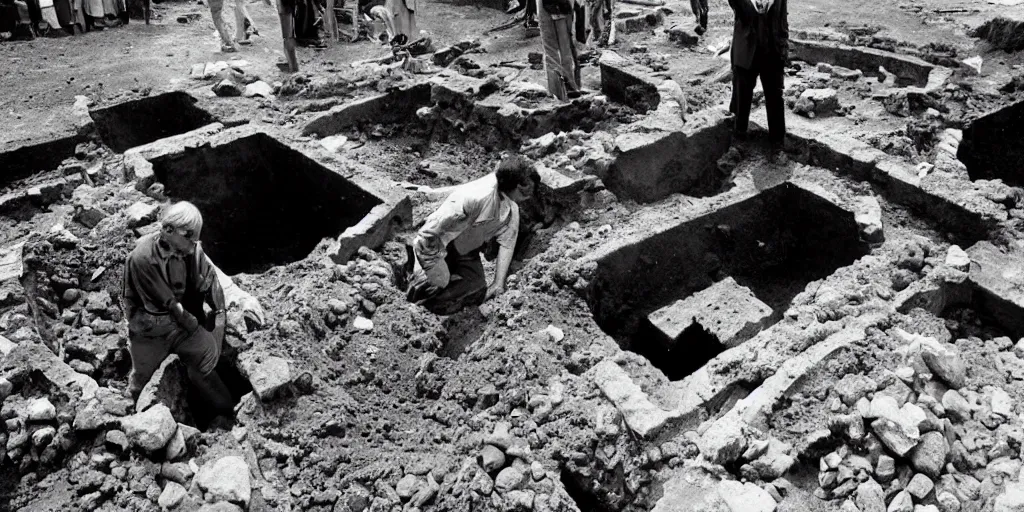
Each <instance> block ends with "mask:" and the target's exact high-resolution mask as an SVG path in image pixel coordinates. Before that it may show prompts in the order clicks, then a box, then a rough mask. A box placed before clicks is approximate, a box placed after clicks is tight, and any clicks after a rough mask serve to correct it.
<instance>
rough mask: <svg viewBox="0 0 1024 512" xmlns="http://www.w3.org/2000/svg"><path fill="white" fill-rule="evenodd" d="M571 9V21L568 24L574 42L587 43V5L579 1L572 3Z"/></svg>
mask: <svg viewBox="0 0 1024 512" xmlns="http://www.w3.org/2000/svg"><path fill="white" fill-rule="evenodd" d="M572 11H573V12H572V22H571V23H570V24H569V26H570V27H572V32H573V35H574V36H575V37H576V42H578V43H580V44H587V6H585V5H583V4H581V3H574V4H573V8H572ZM573 46H575V45H573Z"/></svg>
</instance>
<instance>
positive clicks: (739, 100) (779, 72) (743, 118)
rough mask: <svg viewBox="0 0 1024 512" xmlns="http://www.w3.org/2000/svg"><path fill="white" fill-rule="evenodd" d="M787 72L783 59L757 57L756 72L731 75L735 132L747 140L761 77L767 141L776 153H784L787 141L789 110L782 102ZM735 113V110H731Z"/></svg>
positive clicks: (742, 70)
mask: <svg viewBox="0 0 1024 512" xmlns="http://www.w3.org/2000/svg"><path fill="white" fill-rule="evenodd" d="M784 74H785V68H784V65H783V62H782V59H779V58H777V57H772V58H764V56H762V55H755V56H754V65H753V69H746V68H742V67H739V66H734V67H733V72H732V88H733V97H732V102H733V103H734V106H735V112H734V113H735V114H736V120H735V122H736V124H735V125H734V132H735V133H736V134H737V135H738V136H741V137H742V136H745V135H746V133H747V126H748V125H749V124H750V105H751V103H752V102H753V99H754V86H755V85H757V79H758V77H760V78H761V87H762V88H763V89H764V102H765V109H766V110H767V114H768V138H769V140H770V141H771V144H772V147H773V148H774V149H782V146H783V143H784V142H785V140H786V107H785V103H784V102H783V100H782V87H783V82H782V80H783V76H784ZM731 110H732V109H731Z"/></svg>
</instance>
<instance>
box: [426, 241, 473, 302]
mask: <svg viewBox="0 0 1024 512" xmlns="http://www.w3.org/2000/svg"><path fill="white" fill-rule="evenodd" d="M444 262H445V263H446V264H447V265H448V272H449V274H450V275H451V281H450V282H449V283H448V286H447V287H445V288H444V289H443V290H441V291H440V292H439V293H438V294H437V295H435V296H433V297H431V298H429V299H427V300H426V301H424V302H423V307H425V308H427V309H428V310H430V311H432V312H434V313H436V314H439V315H450V314H453V313H455V312H457V311H459V310H460V309H462V308H464V307H466V306H472V305H477V304H480V303H482V302H483V300H484V297H485V296H486V294H487V278H486V277H485V276H484V265H483V262H481V261H480V249H473V250H472V251H469V252H468V253H466V254H459V252H458V251H456V250H455V244H448V254H447V255H446V256H445V258H444Z"/></svg>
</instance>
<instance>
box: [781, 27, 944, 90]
mask: <svg viewBox="0 0 1024 512" xmlns="http://www.w3.org/2000/svg"><path fill="white" fill-rule="evenodd" d="M789 55H790V58H792V59H794V60H802V61H805V62H809V63H812V64H817V63H819V62H825V63H828V64H832V65H833V66H842V67H844V68H849V69H859V70H861V71H863V72H864V73H865V74H870V75H876V76H877V75H878V74H879V71H878V68H879V67H884V68H885V69H886V71H888V72H890V73H892V74H894V75H896V76H897V77H898V78H900V79H901V80H902V81H904V82H908V84H907V85H915V86H918V87H924V86H925V85H927V84H928V75H929V74H930V73H931V72H932V70H933V69H934V68H935V66H934V65H933V64H930V63H928V62H925V61H923V60H921V59H919V58H917V57H912V56H909V55H900V54H897V53H892V52H887V51H885V50H878V49H875V48H864V47H854V46H847V45H844V44H839V43H833V42H827V41H806V40H800V39H790V41H789Z"/></svg>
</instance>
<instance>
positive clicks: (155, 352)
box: [128, 333, 170, 400]
mask: <svg viewBox="0 0 1024 512" xmlns="http://www.w3.org/2000/svg"><path fill="white" fill-rule="evenodd" d="M169 353H170V352H169V347H168V343H167V340H165V339H161V338H151V337H148V336H143V335H140V334H138V333H131V334H130V335H129V340H128V355H130V356H131V360H132V370H131V372H130V373H129V374H128V392H129V393H130V394H131V397H132V399H133V400H137V399H138V398H139V394H140V393H142V388H144V387H146V383H148V382H149V379H150V377H152V376H153V373H154V372H156V370H157V368H160V364H161V363H163V362H164V359H166V358H167V355H168V354H169Z"/></svg>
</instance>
